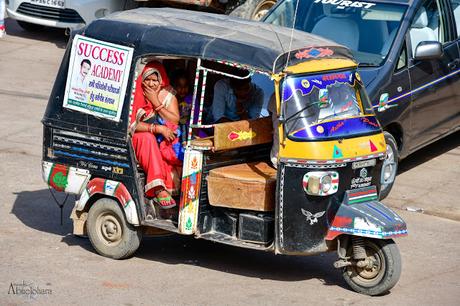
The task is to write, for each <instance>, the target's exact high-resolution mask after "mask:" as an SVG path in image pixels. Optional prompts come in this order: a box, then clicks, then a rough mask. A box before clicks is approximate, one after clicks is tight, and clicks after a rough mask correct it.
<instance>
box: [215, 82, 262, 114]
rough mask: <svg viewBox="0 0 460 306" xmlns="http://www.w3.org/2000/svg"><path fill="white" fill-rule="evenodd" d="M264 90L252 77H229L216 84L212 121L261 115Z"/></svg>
mask: <svg viewBox="0 0 460 306" xmlns="http://www.w3.org/2000/svg"><path fill="white" fill-rule="evenodd" d="M263 108H264V92H263V90H262V89H261V88H260V87H259V86H257V85H256V84H254V83H252V82H251V78H246V79H236V78H230V79H229V78H227V79H222V80H219V81H218V82H217V83H216V84H215V85H214V98H213V101H212V105H211V112H210V118H209V120H208V121H209V122H210V123H220V122H228V121H236V120H243V119H256V118H259V117H261V114H262V112H263Z"/></svg>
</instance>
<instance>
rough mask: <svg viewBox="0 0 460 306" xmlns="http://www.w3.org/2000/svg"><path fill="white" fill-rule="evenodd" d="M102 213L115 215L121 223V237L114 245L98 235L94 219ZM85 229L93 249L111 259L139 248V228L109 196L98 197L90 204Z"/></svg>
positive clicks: (118, 257)
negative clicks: (128, 220)
mask: <svg viewBox="0 0 460 306" xmlns="http://www.w3.org/2000/svg"><path fill="white" fill-rule="evenodd" d="M103 213H108V214H110V215H111V216H113V217H115V218H116V219H117V220H118V222H119V223H120V225H121V230H122V237H121V241H120V242H119V243H118V244H117V245H116V246H108V245H107V244H106V243H104V241H103V240H102V239H101V238H100V235H98V232H97V230H98V229H97V228H96V220H97V218H98V216H99V215H101V214H103ZM86 230H87V233H88V237H89V240H90V241H91V244H92V245H93V247H94V249H95V250H96V251H97V252H98V253H99V254H100V255H102V256H105V257H109V258H113V259H123V258H127V257H130V256H131V255H133V254H134V252H136V250H137V249H138V248H139V245H140V243H141V240H142V230H141V228H140V227H135V226H133V225H131V224H129V223H128V222H127V221H126V217H125V214H124V212H123V210H122V209H121V207H120V205H118V202H116V201H115V200H113V199H110V198H102V199H99V200H97V201H96V202H95V203H94V204H93V205H92V206H91V208H90V210H89V212H88V219H87V223H86Z"/></svg>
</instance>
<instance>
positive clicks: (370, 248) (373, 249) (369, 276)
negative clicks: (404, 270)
mask: <svg viewBox="0 0 460 306" xmlns="http://www.w3.org/2000/svg"><path fill="white" fill-rule="evenodd" d="M364 247H365V250H366V255H367V257H368V259H370V260H371V264H370V265H369V266H365V267H362V268H360V267H358V266H357V265H356V264H354V265H351V266H348V267H345V268H344V270H343V274H342V276H343V278H344V279H345V281H346V282H347V284H348V285H349V286H350V287H351V288H352V289H353V290H355V291H356V292H359V293H362V294H366V295H380V294H383V293H386V292H388V291H389V290H390V289H391V288H393V287H394V285H396V283H397V282H398V280H399V277H400V276H401V255H400V253H399V249H398V246H397V245H396V243H395V242H394V241H393V240H391V239H389V240H371V239H366V240H364Z"/></svg>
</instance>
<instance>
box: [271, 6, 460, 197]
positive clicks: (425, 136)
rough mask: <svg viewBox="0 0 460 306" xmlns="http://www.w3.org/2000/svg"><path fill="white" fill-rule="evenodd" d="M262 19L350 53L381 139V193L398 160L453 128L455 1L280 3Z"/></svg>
mask: <svg viewBox="0 0 460 306" xmlns="http://www.w3.org/2000/svg"><path fill="white" fill-rule="evenodd" d="M264 21H265V22H268V23H272V24H277V25H282V26H286V27H294V28H296V29H299V30H303V31H306V32H310V33H313V34H317V35H320V36H323V37H325V38H329V39H331V40H333V41H335V42H338V43H340V44H343V45H345V46H347V47H349V48H350V49H351V50H352V51H353V55H354V56H355V58H356V59H357V60H358V61H359V67H360V74H361V77H362V79H363V81H364V83H365V85H366V88H367V91H368V94H369V97H370V99H371V101H372V103H373V107H374V110H375V111H376V113H377V115H378V118H379V120H380V122H381V124H382V126H383V127H384V130H385V135H386V140H387V150H388V157H387V161H386V164H387V167H386V171H385V173H384V176H385V179H386V181H387V185H386V187H385V188H384V189H383V190H382V192H381V198H384V197H386V196H387V195H388V193H389V192H390V190H391V187H392V184H393V182H394V178H395V175H396V171H397V165H398V159H399V158H404V157H406V156H407V155H409V154H410V153H412V152H414V151H415V150H418V149H420V148H421V147H423V146H426V145H427V144H429V143H431V142H433V141H435V140H437V139H439V138H441V137H443V136H445V135H447V134H450V133H453V132H455V131H457V130H458V129H459V127H460V54H459V52H460V51H459V48H460V41H459V37H460V0H414V1H412V0H384V1H366V2H363V1H345V0H302V1H297V0H284V1H280V2H279V3H278V4H277V6H276V7H274V8H273V9H272V10H271V12H270V13H269V14H268V15H267V16H266V18H265V19H264ZM294 21H295V22H294Z"/></svg>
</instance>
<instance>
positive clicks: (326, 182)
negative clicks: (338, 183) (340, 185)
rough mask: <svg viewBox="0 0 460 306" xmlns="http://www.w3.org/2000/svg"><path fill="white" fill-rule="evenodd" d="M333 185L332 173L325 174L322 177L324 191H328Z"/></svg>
mask: <svg viewBox="0 0 460 306" xmlns="http://www.w3.org/2000/svg"><path fill="white" fill-rule="evenodd" d="M331 187H332V177H331V176H330V175H325V176H323V178H322V179H321V190H322V191H323V192H324V193H327V192H328V191H329V190H330V189H331Z"/></svg>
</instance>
